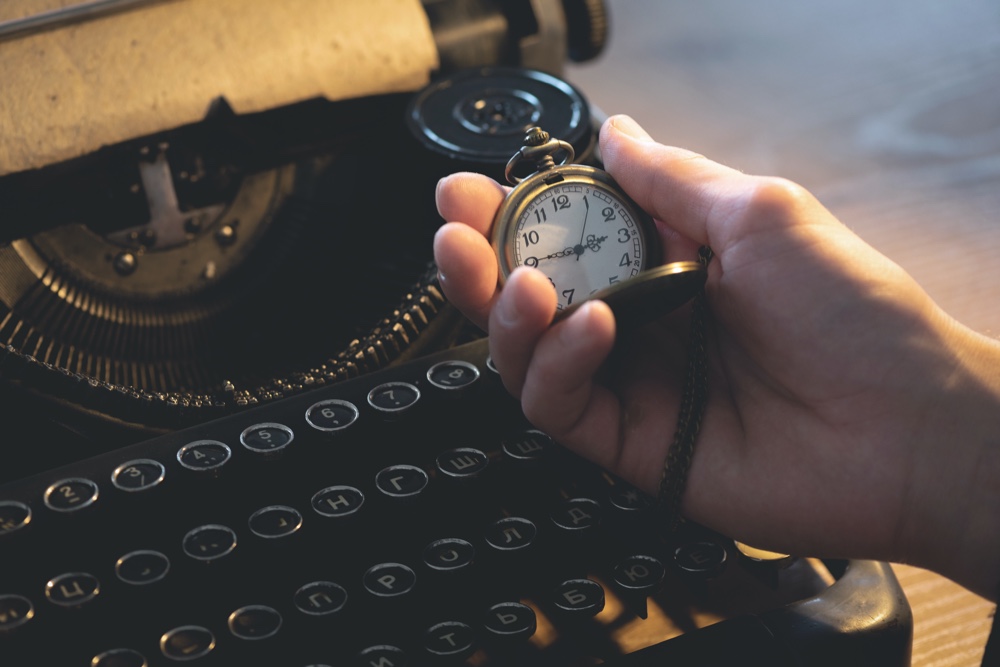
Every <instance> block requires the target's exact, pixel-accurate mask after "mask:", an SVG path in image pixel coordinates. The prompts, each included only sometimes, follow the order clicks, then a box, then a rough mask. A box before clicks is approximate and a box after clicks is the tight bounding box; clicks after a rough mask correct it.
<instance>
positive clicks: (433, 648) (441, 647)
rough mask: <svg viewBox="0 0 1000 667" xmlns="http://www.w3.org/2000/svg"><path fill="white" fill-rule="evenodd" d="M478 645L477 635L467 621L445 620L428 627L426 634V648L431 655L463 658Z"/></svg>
mask: <svg viewBox="0 0 1000 667" xmlns="http://www.w3.org/2000/svg"><path fill="white" fill-rule="evenodd" d="M475 645H476V635H475V633H473V632H472V628H470V627H469V626H468V625H466V624H465V623H459V622H458V621H445V622H443V623H437V624H435V625H432V626H431V627H429V628H428V629H427V632H426V633H425V634H424V648H425V649H427V652H428V653H430V654H431V655H436V656H440V657H442V658H463V657H465V656H467V655H469V654H470V653H472V649H473V648H475Z"/></svg>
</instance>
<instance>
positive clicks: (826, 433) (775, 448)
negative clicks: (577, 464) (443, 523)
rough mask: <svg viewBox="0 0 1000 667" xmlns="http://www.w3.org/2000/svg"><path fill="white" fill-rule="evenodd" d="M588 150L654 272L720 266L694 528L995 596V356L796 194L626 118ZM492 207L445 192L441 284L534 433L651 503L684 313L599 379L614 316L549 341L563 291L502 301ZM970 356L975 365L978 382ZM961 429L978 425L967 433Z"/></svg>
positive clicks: (484, 185)
mask: <svg viewBox="0 0 1000 667" xmlns="http://www.w3.org/2000/svg"><path fill="white" fill-rule="evenodd" d="M601 149H602V155H603V159H604V166H605V168H606V169H607V170H608V171H609V172H610V173H611V174H612V176H614V177H615V179H616V180H617V181H618V182H619V184H620V185H621V186H622V187H623V188H624V189H625V190H626V191H627V192H628V193H629V195H631V196H632V198H633V199H635V200H636V202H637V203H638V204H639V205H640V206H641V207H643V208H644V209H646V210H647V211H648V212H650V213H651V214H652V215H653V217H654V218H656V220H657V226H658V229H659V232H660V240H661V242H662V244H663V246H664V249H665V261H675V260H681V259H694V257H695V249H696V248H697V247H698V246H699V245H709V246H710V247H711V248H712V249H713V250H714V252H715V259H714V261H713V262H712V264H711V265H710V266H709V277H708V283H707V285H706V293H707V298H708V303H709V307H710V310H711V313H712V320H711V324H710V331H709V346H708V355H709V363H710V378H709V402H708V406H707V408H706V411H705V415H704V420H703V423H702V427H701V432H700V434H699V439H698V446H697V448H696V451H695V456H694V460H693V464H692V466H691V470H690V473H689V476H688V483H687V490H686V493H685V496H684V511H685V514H686V515H687V516H688V517H690V518H691V519H694V520H696V521H698V522H700V523H703V524H705V525H707V526H709V527H712V528H715V529H717V530H719V531H721V532H723V533H726V534H728V535H731V536H733V537H736V538H738V539H741V540H743V541H745V542H749V543H751V544H755V545H758V546H763V547H767V548H773V549H777V550H782V551H788V552H791V553H799V554H815V555H824V556H844V557H866V558H881V559H887V560H908V561H911V562H918V563H919V564H922V565H924V566H926V567H933V568H935V569H938V570H939V571H944V572H945V573H946V574H949V576H953V577H954V578H956V579H958V580H959V581H960V582H962V583H964V584H965V585H967V586H970V587H972V588H974V590H977V592H980V593H983V594H987V592H988V590H989V586H992V585H993V582H994V581H995V578H994V577H995V576H996V572H995V569H996V567H995V566H996V563H998V562H1000V560H998V557H1000V535H998V534H997V533H998V531H997V529H996V526H995V525H990V528H989V530H988V531H983V530H981V528H983V526H984V525H985V524H986V523H987V519H986V518H985V516H984V515H983V514H982V510H981V508H982V507H983V506H985V507H987V508H991V510H990V511H992V512H993V516H994V517H995V516H996V515H997V514H996V513H997V512H1000V490H998V489H1000V451H998V447H997V438H996V436H995V435H991V436H990V435H988V433H989V430H988V429H992V434H996V433H998V432H1000V428H997V426H998V423H997V416H998V415H1000V410H997V408H998V407H1000V398H998V397H1000V378H998V375H1000V351H998V348H997V346H996V344H995V343H993V342H991V341H987V340H985V339H982V338H981V337H978V336H976V335H975V334H973V333H972V332H970V331H968V330H966V329H964V328H963V327H961V326H960V325H958V324H957V323H956V322H954V320H952V319H951V318H949V317H948V316H947V315H946V314H945V313H944V312H942V311H941V310H940V309H939V308H938V307H937V306H936V305H935V304H934V302H933V301H932V300H931V299H930V298H929V297H928V296H927V295H926V293H925V292H924V291H923V290H922V289H921V288H920V287H919V286H918V285H917V284H916V283H915V282H914V281H913V279H912V278H911V277H910V276H909V275H908V274H906V273H905V272H904V271H903V270H902V269H901V268H899V267H898V266H896V265H895V264H893V263H892V262H890V261H889V260H888V259H886V258H885V257H883V256H882V255H880V254H879V253H878V252H876V251H875V250H874V249H872V248H871V247H869V246H868V245H867V244H865V243H864V242H863V241H862V240H861V239H860V238H858V237H857V236H856V235H855V234H853V233H852V232H851V231H850V230H849V229H848V228H847V227H845V226H844V225H843V224H841V223H840V222H839V221H838V220H837V219H836V218H835V217H834V216H832V215H831V214H830V213H829V212H828V211H827V210H826V209H825V208H824V207H823V206H822V205H821V204H820V203H819V202H818V201H817V200H816V199H815V198H814V197H812V195H810V194H809V193H808V192H807V191H805V190H804V189H802V188H801V187H799V186H797V185H795V184H793V183H791V182H788V181H785V180H782V179H776V178H768V177H756V176H748V175H745V174H742V173H740V172H738V171H735V170H732V169H730V168H728V167H724V166H722V165H719V164H717V163H714V162H712V161H710V160H708V159H706V158H705V157H702V156H700V155H696V154H693V153H690V152H688V151H684V150H682V149H678V148H672V147H667V146H663V145H660V144H658V143H656V142H654V141H653V140H652V139H651V138H650V137H649V136H648V135H647V134H646V133H645V132H644V131H643V130H642V129H641V128H640V127H639V126H638V125H637V124H635V122H634V121H632V120H631V119H629V118H627V117H621V116H618V117H613V118H611V119H609V120H608V121H607V122H606V123H605V125H604V127H603V128H602V131H601ZM504 192H505V190H504V188H502V187H501V186H499V185H498V184H496V183H495V182H493V181H490V180H489V179H486V178H485V177H480V176H474V175H470V174H460V175H455V176H452V177H449V178H447V179H444V180H442V182H441V183H440V184H439V186H438V192H437V199H438V208H439V211H440V213H441V215H442V216H443V217H444V218H445V219H446V220H450V221H461V222H457V223H455V222H453V223H448V224H445V225H444V226H443V227H442V228H441V229H440V230H439V232H438V234H437V236H436V237H435V248H434V250H435V258H436V260H437V262H438V266H439V269H440V272H441V282H442V287H443V289H444V290H445V293H446V294H447V296H448V298H449V299H450V300H451V301H452V302H453V303H454V304H455V305H456V306H458V307H459V308H460V309H461V310H462V311H463V312H464V313H466V314H467V315H468V316H469V317H470V318H471V319H472V320H473V321H475V322H476V323H478V324H479V325H480V326H483V327H484V328H485V329H487V330H488V332H489V336H490V352H491V355H492V357H493V360H494V363H495V364H496V366H497V368H498V370H499V371H500V374H501V377H502V378H503V380H504V383H505V385H506V387H507V388H508V390H509V391H510V392H511V393H512V394H513V395H514V396H516V397H519V398H520V400H521V405H522V408H523V409H524V412H525V414H526V415H527V417H528V418H529V420H531V421H532V422H533V423H534V424H535V425H536V426H537V427H538V428H540V429H542V430H544V431H545V432H547V433H548V434H549V435H551V436H552V437H553V438H554V439H555V440H557V441H558V442H560V443H561V444H563V445H564V446H566V447H569V448H570V449H572V450H574V451H576V452H578V453H580V454H582V455H584V456H586V457H588V458H590V459H592V460H594V461H595V462H597V463H598V464H600V465H602V466H604V467H605V468H607V469H608V470H610V471H612V472H614V473H616V474H618V475H620V476H622V477H623V478H625V479H627V480H629V481H631V482H632V483H634V484H636V485H637V486H639V487H640V488H642V489H644V490H645V491H647V492H649V493H652V494H655V491H656V488H657V485H658V482H659V479H660V475H661V471H662V466H663V461H664V458H665V456H666V452H667V449H668V447H669V445H670V442H671V438H672V435H673V432H674V430H675V427H676V422H677V414H678V405H679V401H680V389H681V380H680V378H681V376H682V370H683V366H684V362H685V358H684V357H685V351H686V347H685V345H684V339H685V336H686V334H687V327H688V323H687V314H686V313H683V312H680V313H674V314H671V315H669V316H667V317H664V318H663V319H662V320H660V321H658V322H655V323H653V324H650V325H648V326H646V327H644V328H642V329H641V330H640V331H639V332H637V333H636V334H635V336H634V338H633V339H632V340H630V342H629V345H628V346H627V350H626V351H625V352H624V353H623V354H622V356H621V357H620V358H617V357H616V360H615V364H614V367H613V368H602V367H603V366H604V362H605V360H606V358H607V356H608V354H609V352H610V350H611V349H612V346H613V343H614V339H615V323H614V318H613V316H612V314H611V312H610V310H609V309H608V308H607V306H606V305H604V304H602V303H600V302H591V303H588V304H586V305H584V306H583V307H581V308H580V309H579V310H578V312H576V313H574V314H573V315H572V316H570V317H568V318H566V319H565V320H564V321H562V322H559V323H558V324H556V325H554V326H550V325H551V323H552V316H553V313H554V312H555V303H556V296H555V293H554V291H553V289H552V287H551V285H550V284H549V282H548V280H547V279H546V278H545V277H544V276H543V275H542V274H541V273H539V272H537V271H535V270H533V269H528V268H521V269H518V270H517V271H515V272H514V274H512V275H511V277H510V279H509V280H508V281H507V283H506V286H505V287H504V289H503V290H502V292H500V291H498V290H497V267H496V260H495V257H494V255H493V252H492V250H491V248H490V246H489V243H488V241H487V240H486V239H487V236H488V234H489V228H490V225H491V222H492V218H493V215H494V213H495V211H496V209H497V207H498V205H499V203H500V201H501V200H502V198H503V196H504ZM972 359H980V360H983V359H988V360H989V361H988V362H987V363H988V365H987V366H986V368H987V369H988V370H986V371H984V370H982V368H981V367H978V366H976V364H974V363H970V361H971V360H972ZM984 415H989V416H990V417H989V418H988V419H985V420H984ZM963 418H967V421H968V422H969V423H971V424H974V425H975V424H978V425H981V427H977V428H968V429H966V428H963V429H961V433H958V432H957V427H956V423H957V420H961V419H963ZM943 434H947V435H948V436H949V438H948V439H943V438H942V435H943ZM956 436H960V437H962V438H963V439H964V441H963V442H962V443H961V445H960V446H955V443H954V442H953V440H952V438H954V437H956ZM991 438H992V439H991ZM984 464H985V466H986V467H985V469H984V467H983V466H984ZM970 479H978V480H979V481H980V483H979V484H971V485H970V484H967V483H966V480H970ZM984 481H985V482H986V483H985V484H984V483H983V482H984ZM942 497H943V498H945V499H946V501H947V502H945V503H943V504H942V503H941V499H942ZM980 523H982V524H983V525H980ZM929 534H930V535H931V536H932V537H933V539H931V537H929ZM942 545H946V546H942ZM963 549H964V553H962V554H959V555H956V550H963ZM969 554H972V555H969ZM987 561H988V562H987ZM987 570H989V572H988V573H987ZM968 572H976V573H977V574H975V575H968V574H966V573H968Z"/></svg>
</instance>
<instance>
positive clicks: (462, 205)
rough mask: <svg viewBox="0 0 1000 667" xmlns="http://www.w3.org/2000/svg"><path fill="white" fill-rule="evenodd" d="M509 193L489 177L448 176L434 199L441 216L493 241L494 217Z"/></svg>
mask: <svg viewBox="0 0 1000 667" xmlns="http://www.w3.org/2000/svg"><path fill="white" fill-rule="evenodd" d="M505 196H507V189H506V188H504V187H503V186H502V185H500V184H499V183H497V182H496V181H494V180H493V179H492V178H490V177H489V176H485V175H483V174H476V173H472V172H459V173H457V174H451V175H450V176H445V177H444V178H442V179H441V180H440V181H438V184H437V190H435V192H434V198H435V201H436V203H437V209H438V213H439V214H440V215H441V217H442V218H444V219H445V220H446V221H447V222H461V223H464V224H466V225H468V226H469V227H472V228H473V229H475V230H476V231H477V232H479V233H480V234H482V235H483V236H485V237H486V238H487V239H489V237H490V228H491V227H492V226H493V216H495V215H496V212H497V209H498V208H499V207H500V203H501V202H502V201H503V199H504V197H505Z"/></svg>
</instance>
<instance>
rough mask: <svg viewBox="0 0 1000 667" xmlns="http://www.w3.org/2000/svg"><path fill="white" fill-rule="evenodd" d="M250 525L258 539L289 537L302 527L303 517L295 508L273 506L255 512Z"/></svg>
mask: <svg viewBox="0 0 1000 667" xmlns="http://www.w3.org/2000/svg"><path fill="white" fill-rule="evenodd" d="M249 525H250V530H251V531H252V532H253V534H254V535H257V536H258V537H264V538H268V539H276V538H279V537H287V536H289V535H291V534H292V533H294V532H296V531H297V530H298V529H299V528H301V527H302V515H301V514H299V512H298V510H296V509H295V508H292V507H286V506H285V505H272V506H270V507H265V508H263V509H259V510H257V511H256V512H254V513H253V515H251V517H250V521H249Z"/></svg>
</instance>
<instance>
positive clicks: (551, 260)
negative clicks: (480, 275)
mask: <svg viewBox="0 0 1000 667" xmlns="http://www.w3.org/2000/svg"><path fill="white" fill-rule="evenodd" d="M513 241H514V243H513V246H514V247H513V251H514V252H513V259H514V264H515V265H516V266H521V265H525V266H533V267H535V268H537V269H539V270H541V271H542V272H543V273H545V275H547V276H548V277H549V280H551V281H552V284H553V286H554V287H555V288H556V294H557V295H558V298H559V302H558V308H559V309H560V310H561V309H563V308H567V307H569V306H571V305H573V304H574V303H577V302H579V301H583V300H585V299H587V298H588V297H589V296H590V295H591V294H593V293H594V292H596V291H598V290H601V289H604V288H606V287H609V286H611V285H615V284H616V283H619V282H623V281H625V280H627V279H629V278H632V277H634V276H636V275H637V274H638V273H639V272H640V270H642V268H643V266H644V264H645V261H646V248H645V237H644V235H643V233H642V231H641V230H640V229H639V227H638V226H637V221H636V219H635V217H634V215H633V213H632V212H631V210H630V208H629V207H628V206H627V205H626V204H625V203H624V202H623V200H622V199H621V198H620V197H619V196H618V195H617V194H615V193H614V192H613V191H612V190H610V189H609V188H607V187H605V186H603V184H601V183H593V182H573V181H572V180H567V181H565V182H563V183H559V184H556V185H551V186H549V187H547V188H546V189H545V190H543V191H541V192H540V193H538V194H536V195H534V196H533V197H531V199H530V200H529V201H528V202H527V204H526V206H524V207H523V208H522V209H521V211H520V215H519V216H518V218H517V221H516V223H515V234H514V238H513Z"/></svg>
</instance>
